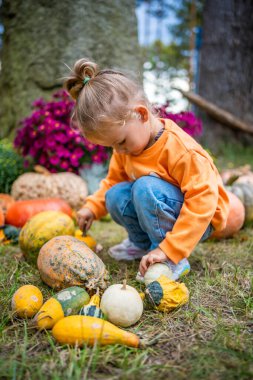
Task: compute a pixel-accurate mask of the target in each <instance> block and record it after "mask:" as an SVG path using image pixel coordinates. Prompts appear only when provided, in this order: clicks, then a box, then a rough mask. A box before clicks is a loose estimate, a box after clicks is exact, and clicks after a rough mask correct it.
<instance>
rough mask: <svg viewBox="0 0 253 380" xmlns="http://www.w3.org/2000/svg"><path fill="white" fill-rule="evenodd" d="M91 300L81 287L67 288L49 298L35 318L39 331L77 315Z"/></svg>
mask: <svg viewBox="0 0 253 380" xmlns="http://www.w3.org/2000/svg"><path fill="white" fill-rule="evenodd" d="M89 300H90V297H89V295H88V293H87V292H86V291H85V290H84V289H83V288H81V287H79V286H72V287H70V288H66V289H64V290H62V291H60V292H59V293H57V294H55V295H54V296H53V297H51V298H49V300H47V301H46V302H45V303H44V305H42V307H41V308H40V310H39V311H38V313H37V314H36V315H35V317H34V323H35V325H36V327H37V328H38V329H39V330H42V329H51V328H52V327H53V326H54V325H55V323H56V322H57V321H59V320H60V319H62V318H64V316H67V315H71V314H76V313H78V312H79V310H80V309H81V307H82V306H83V305H84V304H87V303H88V302H89Z"/></svg>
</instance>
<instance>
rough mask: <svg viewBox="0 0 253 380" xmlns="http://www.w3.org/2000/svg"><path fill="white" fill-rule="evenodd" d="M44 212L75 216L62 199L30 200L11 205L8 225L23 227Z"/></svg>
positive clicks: (7, 219)
mask: <svg viewBox="0 0 253 380" xmlns="http://www.w3.org/2000/svg"><path fill="white" fill-rule="evenodd" d="M42 211H61V212H64V214H67V215H69V216H70V217H72V214H73V211H72V209H71V208H70V206H69V205H68V204H67V203H66V202H65V201H64V200H62V199H59V198H47V199H30V200H28V201H18V202H15V203H14V204H13V205H11V206H10V207H9V209H8V210H7V213H6V223H7V224H11V225H12V226H15V227H23V226H24V225H25V223H26V222H27V221H28V220H29V219H31V218H32V217H33V216H34V215H36V214H38V213H39V212H42Z"/></svg>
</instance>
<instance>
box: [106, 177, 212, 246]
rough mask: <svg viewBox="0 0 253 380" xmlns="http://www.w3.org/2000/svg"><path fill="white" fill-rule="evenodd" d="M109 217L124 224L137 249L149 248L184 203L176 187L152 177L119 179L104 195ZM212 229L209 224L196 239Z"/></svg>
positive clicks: (160, 236)
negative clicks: (133, 180) (128, 180)
mask: <svg viewBox="0 0 253 380" xmlns="http://www.w3.org/2000/svg"><path fill="white" fill-rule="evenodd" d="M105 200H106V208H107V210H108V211H109V213H110V214H111V217H112V219H113V220H114V221H115V222H116V223H118V224H120V225H121V226H123V227H125V229H126V230H127V232H128V236H129V239H130V240H131V241H132V242H133V243H134V244H135V245H136V246H137V247H139V248H141V249H144V250H147V251H151V250H153V249H155V248H157V247H158V245H159V244H160V243H161V241H162V240H164V238H165V235H166V233H167V232H168V231H171V230H172V228H173V226H174V224H175V222H176V220H177V218H178V216H179V213H180V210H181V207H182V204H183V202H184V195H183V193H182V192H181V191H180V189H179V188H178V187H176V186H174V185H172V184H171V183H169V182H166V181H164V180H162V179H160V178H157V177H153V176H143V177H140V178H139V179H137V180H136V181H135V182H121V183H118V184H117V185H114V186H113V187H112V188H110V189H109V190H108V191H107V192H106V195H105ZM212 232H213V227H212V225H211V224H210V225H209V226H208V227H207V230H206V231H205V233H204V235H203V236H202V238H201V240H200V241H204V240H206V239H207V238H208V237H209V236H210V235H211V233H212Z"/></svg>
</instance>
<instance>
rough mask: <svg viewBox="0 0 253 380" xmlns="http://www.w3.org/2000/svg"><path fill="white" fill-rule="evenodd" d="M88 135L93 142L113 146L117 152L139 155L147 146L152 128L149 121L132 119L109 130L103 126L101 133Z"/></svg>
mask: <svg viewBox="0 0 253 380" xmlns="http://www.w3.org/2000/svg"><path fill="white" fill-rule="evenodd" d="M86 137H87V139H88V140H89V141H90V142H92V143H93V144H99V145H103V146H110V147H112V148H113V149H115V150H116V152H117V153H124V154H131V155H133V156H138V155H140V154H141V153H142V152H143V150H144V149H145V148H146V147H147V145H148V143H149V141H150V138H151V130H150V128H149V123H148V121H147V122H145V121H143V120H139V119H132V120H129V121H127V122H126V123H124V124H123V125H122V126H115V127H111V128H110V129H109V130H105V128H104V129H103V128H102V129H100V133H99V134H96V135H95V134H92V135H88V136H86Z"/></svg>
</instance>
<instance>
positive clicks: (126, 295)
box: [0, 195, 189, 347]
mask: <svg viewBox="0 0 253 380" xmlns="http://www.w3.org/2000/svg"><path fill="white" fill-rule="evenodd" d="M0 199H1V203H2V210H4V214H3V219H2V221H1V222H2V223H4V221H5V223H7V224H4V225H3V230H2V231H3V233H4V240H5V242H9V241H12V242H18V243H19V246H20V248H21V250H22V252H23V254H24V257H25V259H26V260H27V261H28V262H30V263H37V266H38V270H39V273H40V277H41V279H42V280H43V282H44V283H46V284H47V285H48V286H50V287H51V288H53V289H55V290H56V292H57V291H58V292H57V293H56V294H55V295H54V296H52V297H51V298H49V299H48V300H46V302H45V303H43V296H42V293H41V291H40V289H38V288H37V287H35V286H34V285H24V286H21V287H20V288H19V289H18V290H17V291H16V292H15V294H14V295H13V298H12V311H13V315H14V316H18V317H21V318H22V317H23V318H33V319H32V320H31V325H33V326H34V327H36V328H37V329H39V330H44V329H52V335H53V336H54V337H55V339H56V341H58V342H59V343H61V344H70V345H76V344H77V345H80V346H82V345H84V344H89V345H93V344H94V343H95V342H98V343H99V344H116V343H117V344H123V345H127V346H131V347H142V346H144V344H146V343H145V342H144V341H143V340H142V339H140V338H139V337H138V336H137V335H136V334H134V333H131V332H129V331H126V330H123V329H122V327H129V326H132V325H133V324H135V323H136V322H137V321H138V320H139V319H140V318H141V316H142V313H143V300H144V298H145V299H146V300H147V302H149V303H150V304H151V305H152V306H153V307H154V308H155V309H158V310H161V311H170V310H172V309H174V308H176V307H178V306H180V305H183V304H184V303H186V302H187V301H188V299H189V293H188V290H187V288H186V287H185V285H184V284H182V283H176V282H174V281H172V280H170V279H169V277H168V276H169V275H170V273H168V272H170V270H169V268H168V267H167V266H165V265H163V264H160V266H161V268H160V269H158V270H157V267H158V268H159V264H155V265H154V266H153V268H151V269H150V270H149V272H147V274H146V276H145V282H146V284H147V288H146V290H145V293H141V294H140V293H138V291H137V290H136V289H135V288H134V287H131V286H129V285H126V283H123V284H114V285H111V286H109V287H108V285H109V284H108V280H109V276H108V272H107V270H106V268H105V265H104V263H103V261H102V260H101V259H100V258H99V257H98V256H97V255H96V254H95V253H94V252H93V250H94V249H95V246H96V242H95V241H94V239H92V237H90V236H85V237H83V236H82V232H81V231H80V230H79V229H77V227H76V225H75V222H74V213H73V209H72V208H71V207H70V205H69V204H68V203H67V202H66V201H65V200H63V199H60V198H41V199H29V200H18V201H16V200H14V199H13V198H12V197H11V196H10V195H2V196H1V195H0ZM155 268H156V273H155V277H154V272H155V271H154V269H155ZM161 274H162V275H161ZM164 274H166V276H165V275H164ZM160 275H161V276H160ZM153 280H155V281H153ZM105 289H106V290H105ZM59 290H60V291H59ZM102 293H103V294H102ZM101 294H102V297H101V304H100V295H101Z"/></svg>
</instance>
